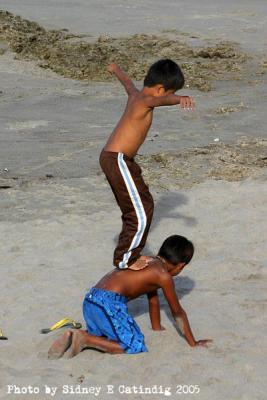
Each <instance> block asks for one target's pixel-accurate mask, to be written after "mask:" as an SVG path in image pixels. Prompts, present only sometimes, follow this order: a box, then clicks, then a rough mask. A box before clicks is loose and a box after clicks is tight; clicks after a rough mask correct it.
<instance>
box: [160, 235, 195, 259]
mask: <svg viewBox="0 0 267 400" xmlns="http://www.w3.org/2000/svg"><path fill="white" fill-rule="evenodd" d="M193 254H194V245H193V243H192V242H190V241H189V240H187V239H186V238H185V237H184V236H179V235H172V236H169V237H168V238H167V239H166V240H164V242H163V244H162V246H161V248H160V249H159V253H158V255H159V256H161V257H163V258H164V259H165V260H166V261H168V262H170V263H171V264H173V265H176V264H178V263H185V264H188V263H189V262H190V260H191V258H192V257H193Z"/></svg>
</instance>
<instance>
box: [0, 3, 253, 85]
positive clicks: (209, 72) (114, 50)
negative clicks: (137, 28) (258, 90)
mask: <svg viewBox="0 0 267 400" xmlns="http://www.w3.org/2000/svg"><path fill="white" fill-rule="evenodd" d="M180 36H182V35H181V34H180ZM0 40H2V41H6V42H7V43H8V44H9V46H10V48H11V49H12V50H13V51H14V52H16V53H17V58H21V59H34V60H38V61H39V65H40V66H41V67H43V68H49V69H51V70H53V71H55V72H56V73H58V74H60V75H63V76H65V77H69V78H74V79H79V80H88V81H89V80H94V81H107V80H111V79H112V77H111V76H110V74H109V73H108V72H107V71H106V66H107V65H108V64H109V63H110V62H117V63H118V64H119V65H120V66H121V67H122V68H124V69H125V70H126V71H127V72H128V74H129V75H130V76H131V77H132V78H133V79H136V80H142V79H143V78H144V76H145V74H146V72H147V69H148V67H149V66H150V65H151V64H152V63H153V62H154V61H156V60H157V59H160V58H172V59H173V60H175V61H177V62H178V63H179V64H180V65H181V67H182V69H183V71H184V73H185V77H186V85H187V87H191V88H197V89H199V90H202V91H209V90H211V89H212V82H213V81H215V80H218V79H241V77H242V74H243V73H245V71H246V61H247V60H248V58H249V57H248V55H247V54H245V53H244V52H242V51H241V50H240V48H239V47H238V45H237V44H236V43H233V42H220V43H217V44H215V45H214V46H209V47H205V48H196V47H191V46H189V45H188V44H187V43H186V42H184V38H183V39H181V37H179V35H178V34H177V36H176V37H174V38H173V37H172V38H170V37H169V36H168V34H167V32H165V33H162V34H161V35H146V34H137V35H133V36H129V37H122V38H112V37H109V36H107V35H102V36H100V37H99V38H98V39H97V40H96V41H94V42H92V40H91V41H88V38H87V40H86V39H85V38H84V37H83V36H82V35H80V36H79V35H73V34H70V33H68V32H66V30H46V29H44V28H43V27H41V26H40V25H39V24H37V23H36V22H31V21H28V20H26V19H23V18H21V17H19V16H14V15H13V14H11V13H9V12H6V11H0Z"/></svg>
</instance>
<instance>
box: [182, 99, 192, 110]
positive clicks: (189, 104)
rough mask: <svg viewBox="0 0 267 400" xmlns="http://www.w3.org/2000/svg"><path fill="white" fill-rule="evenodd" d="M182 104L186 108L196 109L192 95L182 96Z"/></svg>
mask: <svg viewBox="0 0 267 400" xmlns="http://www.w3.org/2000/svg"><path fill="white" fill-rule="evenodd" d="M180 106H181V108H183V109H185V110H194V109H195V102H194V100H193V98H192V97H189V96H180Z"/></svg>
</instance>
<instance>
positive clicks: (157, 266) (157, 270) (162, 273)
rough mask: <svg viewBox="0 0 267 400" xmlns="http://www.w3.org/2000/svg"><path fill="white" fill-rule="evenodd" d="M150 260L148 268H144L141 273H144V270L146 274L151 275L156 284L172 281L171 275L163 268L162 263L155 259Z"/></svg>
mask: <svg viewBox="0 0 267 400" xmlns="http://www.w3.org/2000/svg"><path fill="white" fill-rule="evenodd" d="M151 258H152V259H151V261H149V263H148V266H147V267H146V268H144V269H143V271H144V272H145V270H147V272H149V273H150V274H151V275H153V277H154V278H155V279H156V280H157V282H158V283H164V282H166V281H170V280H172V275H171V274H170V273H169V272H168V271H167V269H166V268H165V267H164V263H163V262H162V261H161V260H160V259H158V258H157V257H151Z"/></svg>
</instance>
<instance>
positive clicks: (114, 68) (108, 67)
mask: <svg viewBox="0 0 267 400" xmlns="http://www.w3.org/2000/svg"><path fill="white" fill-rule="evenodd" d="M117 67H118V66H117V64H116V63H111V64H109V65H108V66H107V70H108V72H110V73H111V74H113V72H115V70H116V68H117Z"/></svg>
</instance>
